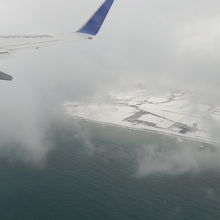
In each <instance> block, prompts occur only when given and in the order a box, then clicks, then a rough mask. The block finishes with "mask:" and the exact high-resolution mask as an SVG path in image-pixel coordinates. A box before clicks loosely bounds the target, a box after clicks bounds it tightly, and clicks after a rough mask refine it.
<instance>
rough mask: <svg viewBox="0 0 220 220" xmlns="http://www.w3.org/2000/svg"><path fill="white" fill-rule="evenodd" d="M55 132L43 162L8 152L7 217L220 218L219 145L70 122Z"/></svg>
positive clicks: (4, 171) (2, 210)
mask: <svg viewBox="0 0 220 220" xmlns="http://www.w3.org/2000/svg"><path fill="white" fill-rule="evenodd" d="M76 124H77V125H76ZM48 135H49V137H50V142H51V143H52V148H51V149H50V151H49V152H48V154H47V159H46V161H45V162H44V164H43V165H40V166H38V165H36V164H31V163H25V162H22V161H19V160H16V158H15V159H13V160H12V159H10V160H9V159H8V158H7V157H5V156H1V158H0V219H2V220H9V219H10V220H13V219H15V220H25V219H27V220H64V219H75V220H165V219H167V220H197V219H198V220H218V219H220V170H219V169H218V156H216V155H217V154H218V151H217V150H216V149H215V148H214V147H212V146H205V148H203V147H202V148H201V144H200V143H192V142H190V141H182V140H181V141H180V140H177V139H176V138H171V137H167V136H161V135H158V134H151V133H146V132H136V131H131V130H126V129H122V128H117V127H108V126H101V125H96V124H92V123H88V122H74V121H71V120H70V121H69V122H65V123H64V122H61V123H54V124H53V125H52V129H51V131H50V134H48ZM206 155H208V156H207V157H206ZM212 158H213V159H212ZM213 161H214V162H213ZM219 166H220V163H219Z"/></svg>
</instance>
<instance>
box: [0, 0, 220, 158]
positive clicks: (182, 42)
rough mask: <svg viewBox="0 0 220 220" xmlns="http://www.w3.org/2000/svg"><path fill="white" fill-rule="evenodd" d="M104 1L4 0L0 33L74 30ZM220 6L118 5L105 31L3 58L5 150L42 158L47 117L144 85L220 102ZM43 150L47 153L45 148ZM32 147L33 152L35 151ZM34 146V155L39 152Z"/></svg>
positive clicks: (159, 1) (193, 1) (189, 1)
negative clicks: (63, 107)
mask: <svg viewBox="0 0 220 220" xmlns="http://www.w3.org/2000/svg"><path fill="white" fill-rule="evenodd" d="M101 3H102V1H101V0H97V1H95V0H92V1H87V0H81V1H78V0H65V1H62V2H61V1H58V0H53V1H52V0H47V1H45V0H44V1H43V0H38V1H34V0H20V1H19V2H18V1H15V0H7V1H6V0H3V2H2V7H1V9H0V18H1V19H0V25H1V32H2V33H1V34H2V35H3V34H28V33H30V34H35V33H36V34H39V33H40V34H41V33H42V34H45V33H48V34H53V33H63V32H67V33H68V32H73V31H74V30H77V29H78V28H79V27H80V25H81V24H82V23H83V22H84V21H85V20H86V19H87V18H88V17H89V16H90V14H91V13H92V12H93V11H94V10H96V8H97V7H98V6H99V5H100V4H101ZM219 8H220V3H219V2H218V1H212V3H211V4H210V3H209V2H207V1H203V0H202V1H201V0H200V1H199V0H186V1H184V2H177V1H174V0H168V1H163V0H149V1H145V0H140V1H133V0H124V1H123V0H118V1H115V3H114V5H113V8H112V10H111V12H110V14H109V16H108V18H107V20H106V22H105V24H104V27H103V29H102V30H101V32H100V34H99V35H98V36H97V37H96V38H95V39H94V40H92V41H86V40H82V41H77V42H73V43H69V44H63V45H57V46H54V47H50V48H44V49H41V50H37V51H24V52H18V53H17V54H14V56H13V57H11V58H9V59H7V60H1V70H2V71H5V72H7V73H9V74H12V75H13V76H14V81H13V82H12V83H10V82H9V83H8V82H0V84H1V86H0V96H1V104H2V106H3V107H2V108H1V118H0V128H1V136H2V137H1V141H0V145H1V144H2V145H3V144H5V143H9V142H10V141H12V142H17V143H19V144H20V145H22V146H24V149H26V150H27V151H28V152H29V154H28V155H29V158H28V159H26V160H32V158H35V159H36V160H38V159H39V158H40V159H42V158H44V157H45V153H46V152H47V150H48V147H47V144H45V141H46V139H47V138H46V131H47V129H48V126H49V125H48V123H47V122H48V121H49V120H47V119H48V115H51V114H52V113H51V112H54V109H58V111H59V106H60V104H61V103H63V102H64V101H66V100H91V99H92V98H94V97H96V96H99V97H103V96H104V94H106V93H107V91H109V90H114V89H115V90H117V89H122V90H126V89H129V88H132V87H133V86H134V85H135V84H138V83H142V84H143V86H144V87H145V88H147V89H152V90H154V91H156V92H161V91H164V90H169V91H170V90H173V89H183V90H195V91H196V92H198V93H200V94H201V95H200V96H199V97H198V99H204V100H206V101H209V103H211V104H213V105H215V104H217V103H218V100H219V95H220V94H219V90H218V85H219V81H220V75H219V69H220V66H219V59H220V56H219V47H220V40H219V39H220V37H219V35H220V16H219ZM45 146H46V148H45ZM33 149H34V150H33ZM35 149H36V150H35Z"/></svg>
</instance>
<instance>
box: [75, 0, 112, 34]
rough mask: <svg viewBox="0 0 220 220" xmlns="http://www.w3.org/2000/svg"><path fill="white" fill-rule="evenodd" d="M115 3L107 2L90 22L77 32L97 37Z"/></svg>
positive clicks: (108, 0) (110, 0)
mask: <svg viewBox="0 0 220 220" xmlns="http://www.w3.org/2000/svg"><path fill="white" fill-rule="evenodd" d="M113 2H114V0H106V1H105V2H104V3H103V4H102V6H101V7H100V8H99V9H98V10H97V11H96V12H95V14H94V15H93V16H92V17H91V18H90V19H89V21H88V22H87V23H86V24H85V25H84V26H83V27H82V28H81V29H80V30H78V31H77V32H79V33H83V34H90V35H96V34H97V33H98V32H99V30H100V28H101V26H102V24H103V22H104V20H105V18H106V16H107V14H108V12H109V10H110V8H111V6H112V4H113Z"/></svg>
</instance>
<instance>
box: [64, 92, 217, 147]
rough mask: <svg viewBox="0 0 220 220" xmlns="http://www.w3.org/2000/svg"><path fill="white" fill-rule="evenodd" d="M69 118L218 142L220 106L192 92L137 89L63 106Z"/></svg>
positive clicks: (207, 141) (205, 141)
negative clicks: (157, 92) (200, 99)
mask: <svg viewBox="0 0 220 220" xmlns="http://www.w3.org/2000/svg"><path fill="white" fill-rule="evenodd" d="M64 106H65V108H66V111H67V113H68V114H69V115H70V116H72V117H78V118H82V119H85V120H90V121H94V122H96V123H101V124H113V125H117V126H123V127H127V128H130V129H135V130H146V131H151V132H158V133H162V134H166V135H172V136H176V137H180V138H183V139H184V138H190V139H193V140H195V141H201V142H204V143H217V142H218V138H217V136H216V132H213V130H214V129H215V128H216V129H217V127H218V125H219V124H220V106H210V105H208V104H206V103H200V102H198V101H195V100H194V99H193V94H192V93H182V92H173V93H169V94H164V95H162V96H161V95H160V96H153V95H151V94H150V93H147V92H146V91H143V90H140V91H136V92H133V93H130V94H117V93H113V92H112V93H111V94H110V99H109V100H108V102H106V103H105V102H101V103H90V104H85V103H74V102H67V103H65V105H64Z"/></svg>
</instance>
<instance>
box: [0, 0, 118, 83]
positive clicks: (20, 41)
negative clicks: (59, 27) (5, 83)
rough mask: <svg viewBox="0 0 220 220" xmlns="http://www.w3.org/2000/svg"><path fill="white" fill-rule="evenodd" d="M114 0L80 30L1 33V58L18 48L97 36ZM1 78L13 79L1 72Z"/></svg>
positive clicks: (101, 8) (105, 4)
mask: <svg viewBox="0 0 220 220" xmlns="http://www.w3.org/2000/svg"><path fill="white" fill-rule="evenodd" d="M113 2H114V0H105V2H104V3H103V4H102V5H101V7H100V8H99V9H98V10H97V11H96V12H95V13H94V14H93V16H92V17H91V18H90V19H89V20H88V21H87V22H86V23H85V25H83V26H82V27H81V28H80V29H79V30H78V31H76V32H73V33H71V34H59V35H0V58H1V57H5V56H8V55H10V54H11V53H13V52H14V51H17V50H22V49H39V48H41V47H43V46H48V45H51V44H55V43H59V42H63V41H65V40H71V39H72V38H74V36H75V37H82V38H85V39H92V38H93V36H95V35H96V34H97V33H98V32H99V30H100V28H101V26H102V24H103V23H104V21H105V18H106V16H107V14H108V12H109V10H110V8H111V6H112V4H113ZM0 80H12V76H10V75H8V74H6V73H3V72H0Z"/></svg>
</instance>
